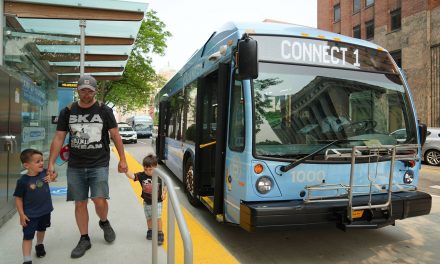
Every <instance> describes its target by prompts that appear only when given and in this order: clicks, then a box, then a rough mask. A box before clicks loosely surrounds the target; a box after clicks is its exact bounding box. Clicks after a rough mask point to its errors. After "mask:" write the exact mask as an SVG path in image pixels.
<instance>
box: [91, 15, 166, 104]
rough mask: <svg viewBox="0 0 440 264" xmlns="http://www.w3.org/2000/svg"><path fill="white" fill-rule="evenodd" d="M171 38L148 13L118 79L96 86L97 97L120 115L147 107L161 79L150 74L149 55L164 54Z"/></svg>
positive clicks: (161, 24) (152, 72) (157, 20)
mask: <svg viewBox="0 0 440 264" xmlns="http://www.w3.org/2000/svg"><path fill="white" fill-rule="evenodd" d="M170 36H171V33H170V32H169V31H166V30H165V24H164V23H163V22H162V21H161V20H160V19H159V18H158V17H157V16H156V12H155V11H153V10H150V11H148V12H147V14H146V15H145V18H144V20H143V21H142V24H141V27H140V29H139V33H138V35H137V38H136V41H135V43H134V47H133V50H132V51H131V54H130V57H129V59H128V62H127V65H126V66H125V70H124V73H123V75H122V79H120V80H118V81H103V82H100V83H99V89H98V98H99V99H100V100H102V101H103V102H106V103H108V102H111V103H113V104H114V105H115V106H118V107H120V108H121V109H122V111H123V112H126V111H131V110H136V109H138V108H142V107H145V106H147V105H149V104H150V100H151V97H152V96H153V95H154V91H155V89H156V88H158V87H162V86H163V84H164V83H165V80H164V79H163V78H161V77H159V76H158V75H157V74H156V72H155V71H154V69H153V67H152V65H151V63H152V58H151V55H152V54H159V55H164V52H165V49H166V47H167V45H166V40H167V38H168V37H170Z"/></svg>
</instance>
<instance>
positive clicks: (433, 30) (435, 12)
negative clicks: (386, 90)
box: [318, 0, 440, 127]
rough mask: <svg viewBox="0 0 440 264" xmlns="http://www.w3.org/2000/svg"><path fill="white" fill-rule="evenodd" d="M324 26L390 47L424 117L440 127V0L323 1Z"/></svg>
mask: <svg viewBox="0 0 440 264" xmlns="http://www.w3.org/2000/svg"><path fill="white" fill-rule="evenodd" d="M318 28H319V29H323V30H327V31H332V32H335V33H339V34H342V35H347V36H351V37H356V38H362V39H366V40H369V41H372V42H374V43H376V44H378V45H380V46H382V47H384V48H386V49H387V50H388V51H389V52H390V53H391V55H392V56H393V58H394V60H395V61H396V63H397V64H398V65H399V66H400V67H401V68H402V69H403V70H404V72H405V73H406V76H407V79H408V83H409V86H410V89H411V92H412V95H413V98H414V101H415V103H416V107H417V114H418V118H419V119H420V120H421V121H422V122H424V123H426V124H427V125H428V126H432V127H440V0H387V1H384V0H318Z"/></svg>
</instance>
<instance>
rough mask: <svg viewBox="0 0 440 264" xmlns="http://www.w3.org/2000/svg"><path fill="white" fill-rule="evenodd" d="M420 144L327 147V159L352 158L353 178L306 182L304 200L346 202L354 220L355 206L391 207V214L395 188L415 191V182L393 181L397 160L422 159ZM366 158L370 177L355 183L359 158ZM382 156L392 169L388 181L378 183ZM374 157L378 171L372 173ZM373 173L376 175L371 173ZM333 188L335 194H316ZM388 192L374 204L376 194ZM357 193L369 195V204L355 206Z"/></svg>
mask: <svg viewBox="0 0 440 264" xmlns="http://www.w3.org/2000/svg"><path fill="white" fill-rule="evenodd" d="M419 147H420V146H419V145H417V144H405V145H379V146H353V147H352V148H351V149H350V148H345V149H328V150H327V151H326V152H325V159H326V160H330V159H333V160H338V159H339V160H347V159H351V167H350V180H349V183H348V184H343V183H341V184H326V183H322V184H316V185H308V186H305V189H306V191H307V196H306V197H305V198H304V202H305V203H317V202H347V218H348V220H349V221H350V222H351V221H353V212H354V211H356V210H364V209H382V208H384V209H388V210H389V213H390V216H391V215H392V203H391V195H392V193H393V189H394V192H401V191H406V192H409V191H415V190H416V186H415V185H413V184H402V185H400V184H394V185H393V176H394V175H393V174H394V164H395V161H397V160H399V161H410V160H412V161H418V160H419V159H420V157H419V155H418V154H417V153H418V149H419ZM359 158H364V159H368V164H369V165H368V175H367V177H368V181H369V184H364V185H355V184H354V178H355V165H356V159H359ZM381 158H382V160H383V159H385V160H387V159H389V160H390V172H389V176H388V184H377V183H375V179H376V176H377V168H378V162H379V160H380V159H381ZM371 159H374V160H373V162H375V164H376V175H371V174H370V164H371V162H372V160H371ZM372 176H374V177H372ZM362 188H368V189H369V190H368V191H356V192H355V191H354V189H357V190H359V189H362ZM324 191H333V192H335V194H333V195H315V193H319V192H321V193H322V192H324ZM378 193H382V194H383V193H386V194H387V199H386V202H385V203H383V204H373V203H372V197H373V194H378ZM354 195H368V196H369V199H368V203H367V205H360V206H353V196H354Z"/></svg>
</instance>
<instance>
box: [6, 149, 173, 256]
mask: <svg viewBox="0 0 440 264" xmlns="http://www.w3.org/2000/svg"><path fill="white" fill-rule="evenodd" d="M117 165H118V160H117V158H116V157H115V155H114V153H113V152H111V158H110V175H109V182H110V197H111V199H110V200H109V220H110V222H111V224H112V226H113V228H114V230H115V232H116V240H115V242H113V243H112V244H108V243H107V242H105V240H104V236H103V232H102V230H101V229H100V228H99V226H98V220H99V219H98V217H97V216H96V213H95V209H94V205H93V202H92V201H90V202H89V218H90V221H89V236H90V239H91V242H92V248H91V249H90V250H88V251H87V252H86V254H85V255H84V256H83V257H81V258H79V259H72V258H70V252H71V251H72V249H73V248H74V247H75V246H76V244H77V243H78V240H79V237H80V235H79V231H78V228H77V226H76V222H75V216H74V203H73V202H66V196H65V194H63V190H64V189H63V188H62V187H65V186H66V185H67V183H66V178H65V177H59V178H58V181H57V182H56V183H53V184H51V187H61V188H59V193H60V195H57V196H54V195H52V201H53V205H54V211H53V212H52V221H51V222H52V226H51V227H50V228H49V229H48V230H47V231H46V237H45V239H44V245H45V248H46V251H47V255H46V256H45V257H44V258H41V259H39V258H37V257H36V256H35V251H34V248H32V258H33V263H46V264H47V263H49V264H50V263H76V264H80V263H94V264H100V263H131V264H135V263H143V264H144V263H151V247H152V244H151V241H148V240H146V239H145V236H146V233H147V231H146V229H147V228H146V220H145V216H144V212H143V209H142V206H141V204H140V203H139V202H138V200H137V197H136V195H135V193H134V192H133V189H132V188H131V185H130V183H129V181H128V180H127V178H126V177H125V175H123V174H119V173H118V172H117ZM22 239H23V233H22V230H21V226H20V224H19V217H18V214H15V215H14V216H13V217H12V218H11V219H10V220H9V221H8V222H7V223H5V224H4V225H3V226H2V227H1V228H0V264H13V263H22V261H23V257H22V251H21V242H22ZM35 241H36V240H35V239H34V244H33V246H35ZM158 259H159V261H158V262H159V263H166V252H165V251H164V249H163V247H160V248H159V252H158Z"/></svg>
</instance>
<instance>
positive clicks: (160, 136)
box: [156, 101, 168, 160]
mask: <svg viewBox="0 0 440 264" xmlns="http://www.w3.org/2000/svg"><path fill="white" fill-rule="evenodd" d="M167 112H168V102H167V101H162V102H160V103H159V127H158V131H157V138H156V155H157V159H158V160H164V159H165V137H166V135H167V127H168V125H167V123H166V120H167V118H166V117H167Z"/></svg>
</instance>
